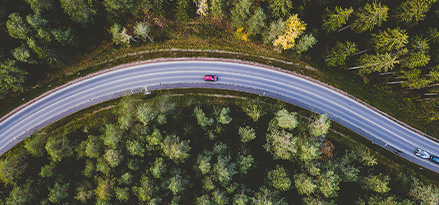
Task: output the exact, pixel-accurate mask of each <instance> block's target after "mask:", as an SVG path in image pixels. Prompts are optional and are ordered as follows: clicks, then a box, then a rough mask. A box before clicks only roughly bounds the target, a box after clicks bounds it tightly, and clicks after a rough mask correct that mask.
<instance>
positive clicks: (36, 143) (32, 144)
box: [24, 133, 47, 158]
mask: <svg viewBox="0 0 439 205" xmlns="http://www.w3.org/2000/svg"><path fill="white" fill-rule="evenodd" d="M46 143H47V135H45V134H41V133H37V134H33V135H32V136H31V137H29V138H28V139H27V140H25V141H24V148H26V150H27V151H28V152H29V153H31V154H32V156H34V157H38V158H39V157H42V156H43V155H44V147H45V146H46Z"/></svg>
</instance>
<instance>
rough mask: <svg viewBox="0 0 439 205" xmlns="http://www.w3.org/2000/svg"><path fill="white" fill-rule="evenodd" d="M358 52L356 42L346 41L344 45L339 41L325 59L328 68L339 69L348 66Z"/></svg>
mask: <svg viewBox="0 0 439 205" xmlns="http://www.w3.org/2000/svg"><path fill="white" fill-rule="evenodd" d="M357 51H358V49H357V45H356V44H355V43H354V42H350V41H346V42H344V43H342V42H339V41H337V43H336V44H335V46H334V47H332V48H331V49H330V50H329V52H328V53H327V58H326V59H325V60H326V61H325V62H326V64H327V65H328V66H332V67H337V66H343V65H346V61H347V60H348V59H349V57H350V56H352V54H354V53H356V52H357Z"/></svg>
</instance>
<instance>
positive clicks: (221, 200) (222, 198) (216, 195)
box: [212, 189, 229, 205]
mask: <svg viewBox="0 0 439 205" xmlns="http://www.w3.org/2000/svg"><path fill="white" fill-rule="evenodd" d="M212 195H213V196H212V198H213V201H214V202H215V203H216V204H220V205H223V204H228V203H229V198H228V197H227V195H226V193H225V192H224V191H220V190H218V189H215V191H214V192H213V193H212Z"/></svg>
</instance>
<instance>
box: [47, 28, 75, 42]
mask: <svg viewBox="0 0 439 205" xmlns="http://www.w3.org/2000/svg"><path fill="white" fill-rule="evenodd" d="M52 35H53V37H54V38H55V40H56V41H58V43H60V44H61V45H62V46H67V45H70V46H73V45H75V42H76V38H75V36H74V35H73V31H72V28H70V27H69V28H68V29H65V30H63V29H53V30H52Z"/></svg>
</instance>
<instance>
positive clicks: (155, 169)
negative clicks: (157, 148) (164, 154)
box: [149, 157, 166, 179]
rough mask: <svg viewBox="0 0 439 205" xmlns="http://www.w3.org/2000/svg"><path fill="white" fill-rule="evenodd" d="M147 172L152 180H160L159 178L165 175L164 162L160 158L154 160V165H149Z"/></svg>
mask: <svg viewBox="0 0 439 205" xmlns="http://www.w3.org/2000/svg"><path fill="white" fill-rule="evenodd" d="M149 170H150V171H151V174H152V176H153V177H154V178H156V179H160V177H161V176H162V175H163V174H165V173H166V163H165V160H163V158H161V157H158V158H156V159H155V162H154V164H152V165H151V167H150V168H149Z"/></svg>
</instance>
